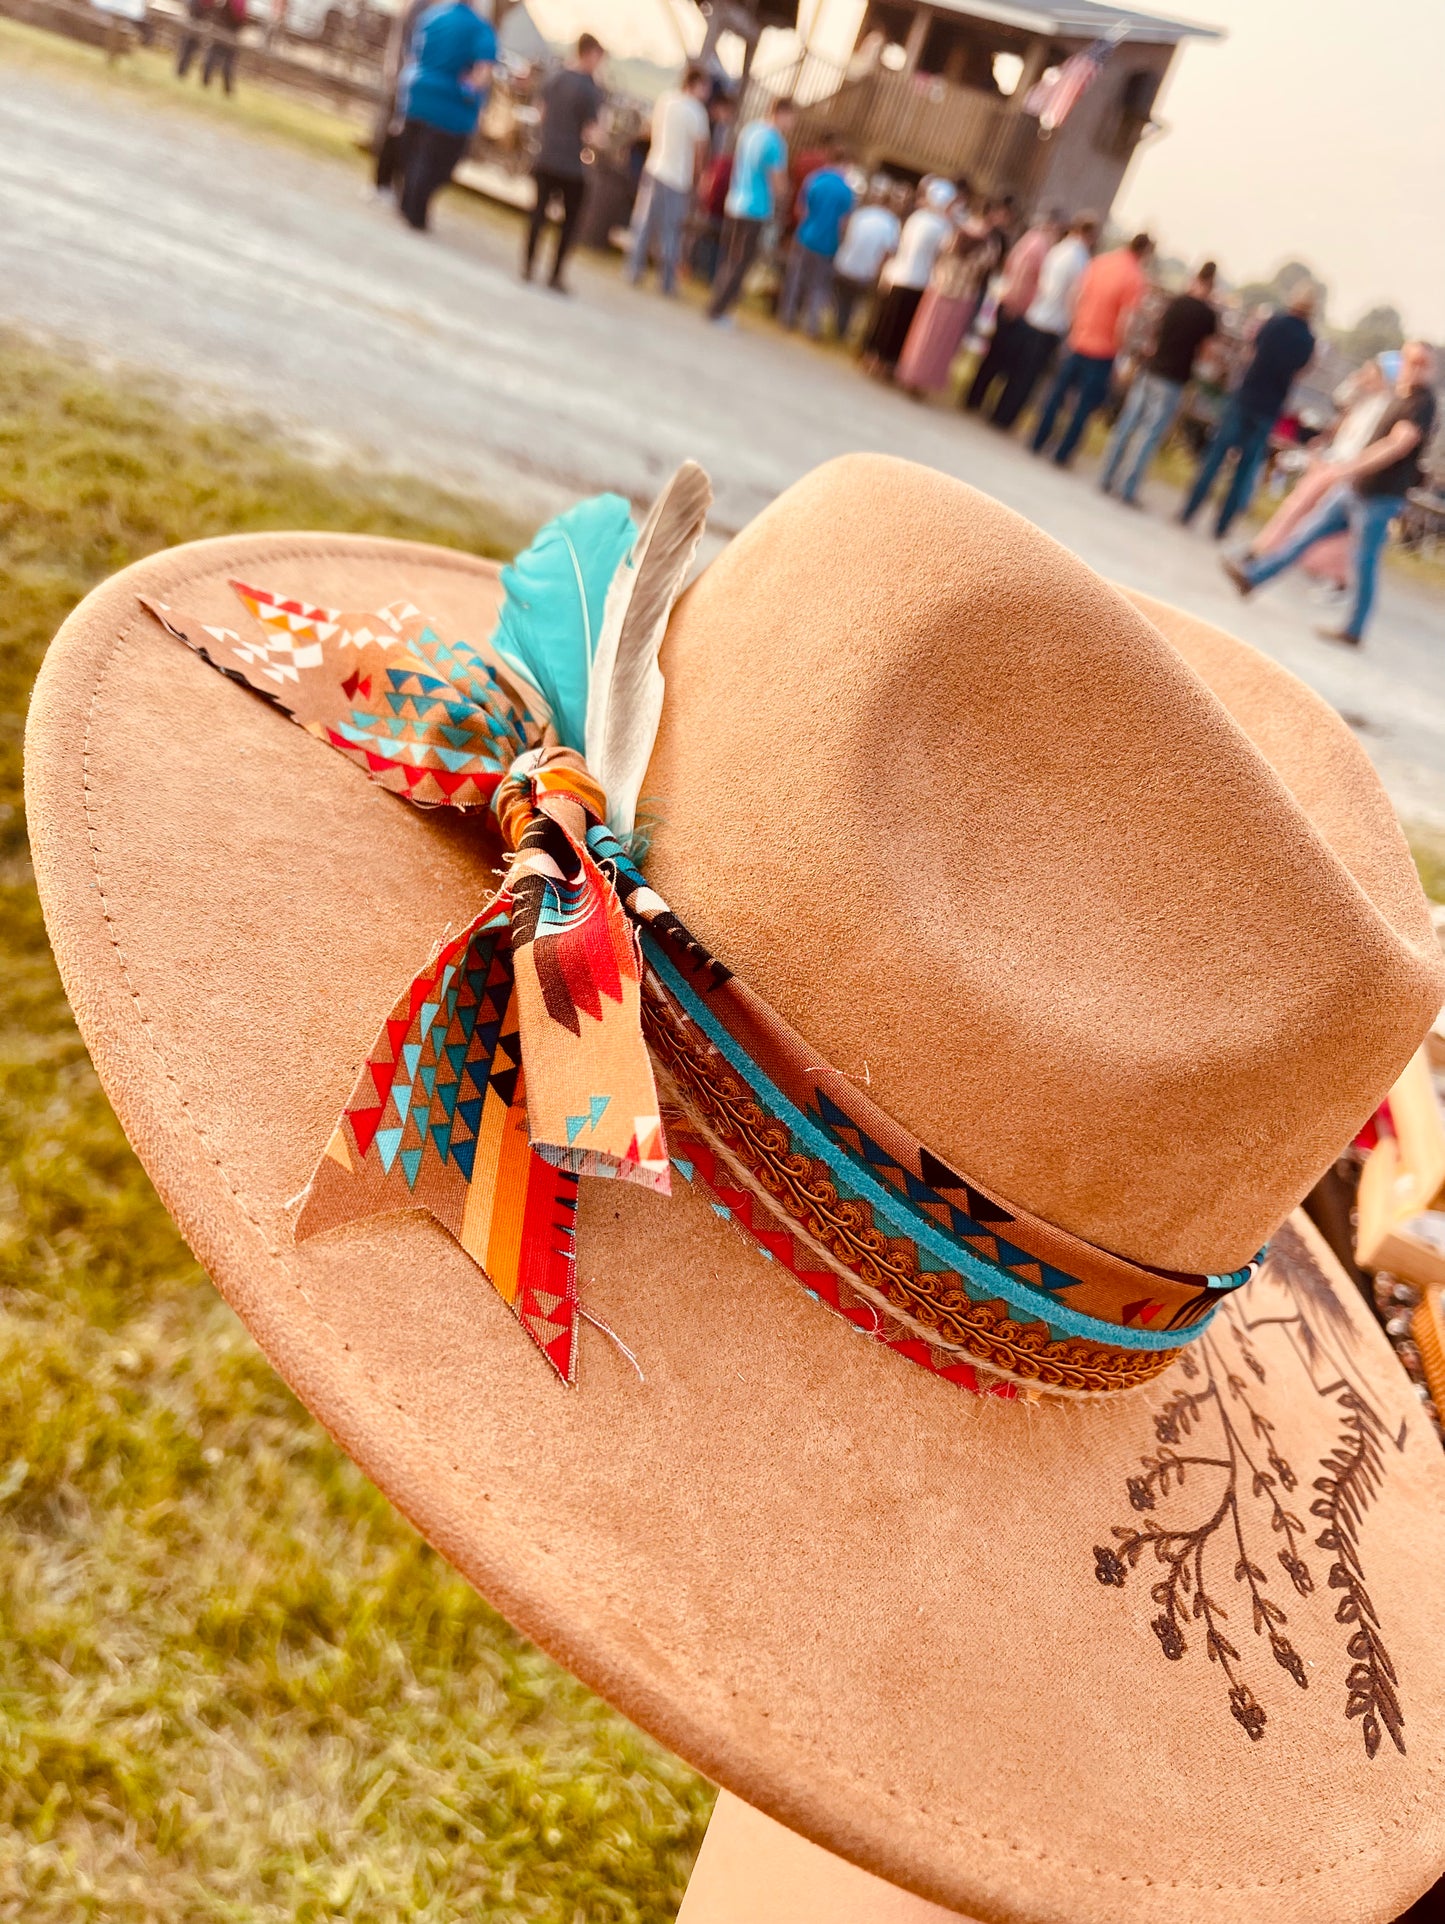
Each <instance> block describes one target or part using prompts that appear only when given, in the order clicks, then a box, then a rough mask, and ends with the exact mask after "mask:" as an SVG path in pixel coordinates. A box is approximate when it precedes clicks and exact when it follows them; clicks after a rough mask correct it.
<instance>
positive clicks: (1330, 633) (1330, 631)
mask: <svg viewBox="0 0 1445 1924" xmlns="http://www.w3.org/2000/svg"><path fill="white" fill-rule="evenodd" d="M1315 633H1316V634H1317V635H1318V636H1319V638H1320V640H1321V641H1338V642H1342V643H1343V644H1344V646H1345V647H1346V648H1358V647H1359V646H1360V637H1359V636H1358V635H1354V634H1351V633H1350V630H1349V629H1348V628H1316V629H1315Z"/></svg>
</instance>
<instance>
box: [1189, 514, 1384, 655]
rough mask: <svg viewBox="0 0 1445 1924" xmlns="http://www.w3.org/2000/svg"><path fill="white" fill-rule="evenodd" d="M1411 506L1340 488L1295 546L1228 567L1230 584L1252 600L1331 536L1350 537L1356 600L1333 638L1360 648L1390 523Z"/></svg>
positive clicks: (1308, 520) (1308, 521)
mask: <svg viewBox="0 0 1445 1924" xmlns="http://www.w3.org/2000/svg"><path fill="white" fill-rule="evenodd" d="M1404 505H1405V497H1404V496H1403V495H1389V494H1376V495H1364V494H1361V493H1359V491H1358V490H1357V489H1355V488H1351V487H1346V486H1343V485H1342V486H1340V487H1338V488H1336V489H1335V490H1334V492H1333V493H1332V494H1328V495H1326V496H1325V498H1324V500H1323V501H1321V503H1320V504H1319V506H1318V507H1317V508H1316V509H1315V511H1314V513H1313V514H1311V515H1307V516H1306V517H1305V519H1304V520H1303V521H1302V522H1301V523H1300V525H1299V526H1298V528H1296V529H1295V531H1294V534H1293V536H1292V537H1291V539H1290V540H1288V541H1286V542H1285V543H1284V545H1283V546H1282V547H1279V548H1276V549H1274V551H1273V552H1272V553H1270V554H1266V555H1261V556H1260V557H1259V559H1258V560H1257V561H1244V562H1235V563H1228V564H1226V565H1227V568H1228V572H1229V574H1230V578H1231V579H1232V580H1234V582H1235V584H1236V586H1237V587H1239V590H1240V593H1241V594H1248V593H1250V592H1251V591H1252V590H1253V589H1255V588H1258V587H1261V586H1262V585H1263V584H1264V583H1265V582H1266V581H1272V580H1273V579H1274V577H1275V576H1276V575H1279V574H1283V573H1284V571H1285V569H1286V568H1292V567H1293V566H1294V564H1295V563H1296V562H1297V561H1298V560H1299V558H1300V556H1301V555H1302V554H1304V552H1305V551H1306V549H1308V548H1312V547H1313V546H1314V544H1315V543H1316V542H1317V541H1326V540H1328V539H1329V537H1330V536H1331V535H1336V534H1344V533H1345V531H1346V530H1347V529H1348V531H1349V534H1350V560H1351V564H1352V572H1353V574H1354V578H1355V593H1354V600H1353V602H1352V604H1351V607H1350V613H1349V618H1348V619H1347V620H1346V622H1345V624H1344V627H1343V628H1342V629H1340V630H1338V631H1337V632H1336V633H1334V634H1332V635H1331V637H1330V639H1331V640H1333V641H1345V642H1353V643H1358V642H1359V641H1360V640H1361V639H1362V638H1363V636H1364V632H1365V623H1366V622H1367V621H1368V620H1369V618H1370V610H1371V609H1372V608H1373V607H1374V605H1375V587H1376V583H1377V582H1378V580H1379V573H1380V556H1381V554H1382V553H1383V552H1384V548H1385V543H1386V541H1387V540H1388V539H1389V534H1390V523H1391V522H1392V521H1393V520H1394V519H1395V516H1396V515H1397V514H1398V513H1399V512H1400V510H1401V509H1402V508H1403V507H1404Z"/></svg>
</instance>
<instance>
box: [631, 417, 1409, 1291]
mask: <svg viewBox="0 0 1445 1924" xmlns="http://www.w3.org/2000/svg"><path fill="white" fill-rule="evenodd" d="M1211 637H1213V639H1212V640H1211V639H1210V638H1211ZM1175 640H1176V646H1171V645H1170V644H1169V643H1168V642H1166V640H1165V639H1164V636H1163V635H1162V634H1161V632H1160V631H1159V629H1158V628H1157V627H1155V626H1154V625H1153V623H1152V622H1151V621H1149V620H1148V619H1146V617H1145V616H1144V614H1143V613H1141V612H1140V610H1139V609H1138V608H1136V607H1134V606H1132V605H1131V604H1130V602H1129V601H1128V600H1127V599H1126V598H1125V597H1124V596H1122V595H1121V594H1120V593H1119V592H1118V591H1116V590H1115V589H1113V588H1112V587H1110V586H1109V585H1108V584H1107V583H1106V582H1104V581H1103V580H1101V579H1100V578H1099V577H1098V576H1096V575H1095V574H1093V572H1092V571H1091V570H1090V569H1088V568H1087V567H1085V566H1084V564H1083V563H1082V562H1080V561H1078V560H1077V559H1076V558H1075V557H1074V556H1072V555H1070V554H1069V553H1068V552H1067V551H1066V550H1064V549H1063V548H1061V547H1059V546H1058V544H1057V543H1055V542H1054V541H1052V540H1051V539H1050V538H1049V537H1047V536H1046V535H1044V534H1042V533H1041V532H1040V531H1039V530H1038V529H1036V528H1034V527H1033V526H1032V525H1031V524H1029V523H1028V522H1027V521H1025V520H1023V519H1022V518H1021V517H1020V516H1018V515H1016V514H1014V513H1013V512H1012V511H1011V510H1009V509H1007V508H1004V507H1002V506H1001V505H1000V504H999V503H997V502H995V501H992V500H991V499H989V498H988V497H987V496H984V495H981V494H979V493H977V492H976V491H975V490H973V489H971V488H968V487H966V486H965V485H964V484H962V483H960V482H957V481H954V480H951V479H949V478H948V477H945V476H943V475H940V474H937V473H934V472H933V471H931V470H928V469H925V468H921V467H917V466H915V465H913V464H911V463H907V462H903V461H898V460H894V459H892V458H889V457H883V456H869V455H865V456H849V457H846V458H845V459H843V460H840V461H836V462H833V463H831V464H829V465H828V466H827V467H825V468H822V469H819V470H816V471H815V472H814V473H813V474H811V475H810V476H808V477H807V479H806V480H804V481H802V482H800V483H799V484H798V485H797V486H795V487H794V488H792V489H790V490H789V491H788V493H787V494H785V495H784V496H782V497H780V498H779V500H778V501H776V502H775V503H774V504H773V505H772V506H771V507H770V508H769V509H768V510H767V511H766V512H765V513H764V514H763V515H761V516H760V517H759V518H758V520H757V521H756V522H754V523H753V524H752V525H751V526H750V527H749V528H748V529H747V530H746V531H745V532H744V533H743V534H742V535H741V536H740V537H739V538H738V539H737V540H736V541H735V542H734V543H733V544H732V545H731V546H730V547H729V548H728V549H727V550H726V551H725V552H724V553H723V555H722V556H721V557H719V559H718V560H716V561H715V562H714V563H713V564H712V565H711V566H710V567H709V568H708V569H707V570H706V572H705V573H704V574H703V575H702V577H701V578H700V579H699V580H698V581H697V582H696V583H695V584H694V585H693V587H692V588H691V589H690V590H689V592H688V594H687V595H686V596H685V597H684V599H683V601H682V602H681V603H680V604H679V607H678V609H677V611H676V612H675V614H674V617H673V621H672V624H671V626H670V628H669V631H668V639H667V644H666V649H665V652H664V657H663V666H664V669H665V671H666V674H667V678H668V699H667V703H666V707H665V710H664V717H663V724H662V730H661V733H660V735H659V739H658V744H657V748H656V751H655V753H654V756H653V760H652V764H651V767H650V768H649V771H648V776H647V780H646V782H645V784H644V789H643V794H644V800H645V806H648V805H650V806H651V808H652V809H653V810H654V811H655V813H656V815H657V816H658V817H659V826H658V828H657V831H656V834H655V838H654V841H653V845H652V851H651V854H650V856H649V878H650V879H651V880H652V881H653V882H654V884H655V886H656V887H657V888H658V889H659V890H660V891H661V892H662V894H663V895H665V896H666V897H667V898H668V900H669V901H670V902H671V903H672V904H673V906H674V907H675V908H676V910H677V912H678V913H679V914H680V915H681V917H682V918H683V920H684V921H685V922H686V923H687V924H688V925H689V926H690V927H692V928H693V929H694V930H695V931H696V933H697V934H698V936H699V937H700V939H701V940H702V941H704V942H705V943H706V944H708V946H709V947H711V948H712V949H713V950H714V951H715V952H716V953H717V954H718V956H719V957H720V958H721V959H722V960H723V961H725V962H726V963H727V964H728V966H729V967H731V968H732V969H734V970H735V971H736V972H737V973H738V974H739V975H741V976H742V977H743V978H744V979H745V980H746V981H748V982H749V983H750V984H751V985H752V987H754V988H755V989H756V990H757V991H758V992H759V993H760V994H762V995H763V996H764V997H765V998H767V1000H768V1001H770V1002H771V1003H772V1004H773V1005H774V1007H775V1008H776V1009H777V1010H778V1012H779V1013H780V1014H781V1015H782V1016H783V1017H784V1018H785V1020H787V1021H788V1022H790V1023H792V1024H793V1026H794V1027H795V1028H797V1029H798V1030H799V1031H800V1033H801V1034H802V1035H803V1036H804V1037H805V1038H806V1039H807V1040H808V1042H809V1043H810V1044H812V1045H813V1046H815V1047H816V1048H817V1050H818V1052H819V1059H820V1061H821V1062H826V1063H828V1064H830V1065H831V1066H833V1067H835V1068H837V1069H840V1070H842V1071H844V1072H845V1073H848V1074H854V1075H858V1076H866V1077H867V1079H868V1081H869V1084H870V1087H871V1091H872V1094H873V1096H874V1098H875V1100H877V1101H878V1102H879V1103H880V1104H881V1105H882V1106H883V1108H885V1109H886V1110H888V1111H889V1112H890V1113H891V1114H893V1115H894V1116H895V1117H896V1118H897V1119H898V1121H900V1122H901V1123H902V1124H904V1126H905V1127H907V1128H908V1129H910V1130H912V1131H913V1132H914V1133H915V1134H916V1135H917V1136H918V1137H919V1138H920V1139H921V1140H922V1141H923V1142H925V1143H926V1144H928V1145H929V1146H930V1147H931V1148H932V1149H934V1150H935V1151H936V1152H937V1153H938V1154H940V1155H941V1156H942V1157H943V1158H944V1159H945V1160H946V1161H948V1162H949V1163H951V1164H952V1165H953V1166H954V1167H956V1168H958V1169H959V1170H960V1171H962V1172H963V1173H965V1174H966V1175H968V1176H970V1177H972V1178H974V1179H975V1180H977V1181H978V1182H980V1183H982V1184H984V1185H986V1186H987V1187H989V1188H991V1189H992V1190H993V1191H994V1193H996V1194H998V1195H1000V1196H1002V1197H1004V1198H1006V1199H1008V1200H1009V1201H1011V1202H1013V1203H1016V1204H1018V1205H1020V1206H1021V1207H1024V1208H1026V1209H1029V1210H1031V1211H1033V1212H1034V1213H1035V1214H1037V1215H1039V1216H1042V1217H1043V1218H1045V1219H1046V1220H1047V1221H1049V1222H1052V1223H1055V1224H1056V1225H1058V1226H1059V1227H1061V1228H1064V1229H1067V1230H1070V1231H1071V1232H1073V1233H1074V1234H1076V1235H1078V1236H1082V1237H1084V1238H1086V1239H1087V1240H1089V1241H1090V1242H1093V1243H1096V1244H1098V1245H1100V1246H1101V1247H1104V1248H1106V1249H1110V1250H1114V1251H1116V1252H1118V1253H1119V1254H1121V1255H1125V1256H1129V1257H1132V1258H1133V1259H1135V1260H1136V1261H1140V1262H1145V1263H1152V1264H1156V1265H1160V1266H1166V1267H1177V1268H1183V1269H1190V1270H1196V1271H1204V1272H1213V1271H1217V1270H1222V1269H1227V1268H1232V1267H1234V1266H1236V1265H1238V1264H1240V1263H1243V1262H1245V1261H1247V1260H1248V1258H1249V1257H1250V1256H1251V1255H1252V1254H1253V1253H1254V1251H1255V1250H1256V1249H1257V1248H1258V1246H1259V1244H1260V1243H1261V1242H1262V1241H1263V1240H1264V1239H1265V1237H1267V1236H1268V1234H1269V1233H1270V1232H1271V1231H1272V1230H1273V1229H1274V1228H1275V1227H1276V1225H1277V1224H1278V1223H1279V1221H1280V1220H1281V1219H1282V1218H1283V1216H1284V1215H1285V1214H1286V1213H1287V1212H1288V1210H1289V1209H1290V1208H1292V1207H1293V1206H1294V1204H1295V1203H1296V1202H1297V1201H1298V1200H1299V1198H1300V1196H1301V1195H1303V1194H1304V1192H1305V1191H1306V1190H1307V1189H1308V1188H1309V1187H1310V1186H1311V1184H1312V1183H1313V1182H1314V1181H1315V1180H1316V1179H1317V1177H1318V1176H1319V1174H1320V1173H1321V1172H1322V1171H1323V1169H1324V1168H1325V1167H1326V1166H1327V1164H1328V1163H1329V1161H1330V1159H1331V1158H1332V1157H1333V1156H1334V1155H1335V1154H1337V1153H1338V1151H1339V1150H1340V1148H1341V1147H1342V1146H1343V1145H1344V1144H1345V1143H1346V1142H1347V1141H1348V1140H1349V1138H1350V1137H1351V1135H1352V1134H1353V1133H1354V1132H1355V1131H1356V1130H1357V1129H1358V1127H1359V1126H1360V1124H1361V1123H1362V1122H1363V1120H1364V1119H1365V1117H1366V1116H1367V1115H1368V1114H1369V1113H1370V1111H1371V1109H1372V1108H1373V1107H1374V1106H1375V1104H1376V1103H1377V1102H1378V1101H1379V1099H1380V1098H1381V1096H1382V1095H1383V1094H1384V1092H1385V1090H1386V1089H1387V1088H1388V1086H1389V1084H1390V1083H1391V1081H1392V1080H1393V1079H1394V1077H1395V1075H1396V1074H1398V1072H1399V1070H1400V1068H1401V1067H1402V1066H1403V1064H1404V1062H1405V1061H1406V1060H1407V1059H1408V1057H1409V1055H1410V1054H1411V1052H1412V1050H1413V1049H1414V1048H1415V1047H1416V1046H1417V1044H1418V1042H1419V1040H1420V1037H1421V1036H1422V1035H1423V1034H1424V1032H1425V1030H1426V1028H1427V1027H1428V1026H1429V1023H1430V1021H1431V1020H1432V1018H1433V1016H1434V1014H1435V1012H1436V1011H1437V1010H1438V1008H1439V1005H1440V1002H1441V999H1442V994H1445V971H1442V966H1441V962H1440V958H1439V955H1438V952H1437V951H1436V948H1435V944H1434V942H1433V938H1432V936H1431V932H1430V926H1429V920H1428V915H1427V912H1426V908H1425V904H1424V899H1423V897H1422V895H1421V893H1420V890H1419V885H1418V882H1417V881H1416V880H1415V877H1414V872H1413V868H1412V867H1411V865H1410V861H1409V856H1408V852H1407V851H1406V849H1405V846H1404V842H1403V839H1402V837H1401V835H1400V833H1399V829H1398V827H1397V825H1396V824H1395V821H1394V817H1393V814H1392V811H1391V809H1390V806H1389V803H1388V800H1387V798H1386V797H1385V795H1384V792H1383V790H1382V789H1381V787H1380V784H1379V782H1378V780H1377V778H1376V777H1375V775H1374V772H1373V770H1372V769H1371V767H1370V765H1369V762H1368V760H1367V759H1366V757H1365V756H1364V754H1363V752H1362V751H1361V750H1360V749H1359V748H1358V746H1357V744H1356V743H1355V742H1354V740H1353V738H1352V737H1351V736H1350V734H1349V732H1348V730H1347V729H1346V728H1345V726H1344V724H1343V723H1342V722H1340V721H1339V719H1338V717H1336V716H1335V715H1334V714H1333V712H1332V711H1331V710H1329V709H1328V708H1327V707H1326V706H1325V705H1324V704H1323V703H1322V702H1320V701H1319V700H1318V699H1317V698H1316V697H1315V696H1313V695H1312V694H1310V692H1309V691H1308V690H1307V689H1305V688H1304V687H1303V686H1302V685H1301V684H1299V683H1298V682H1297V681H1295V680H1294V678H1293V677H1291V676H1289V675H1288V674H1286V673H1285V672H1284V671H1283V670H1281V669H1279V668H1278V667H1276V666H1275V665H1274V664H1273V663H1270V662H1268V661H1266V660H1265V659H1264V658H1263V657H1260V656H1257V655H1256V654H1255V653H1254V651H1252V650H1248V649H1245V648H1243V647H1242V645H1241V644H1237V643H1231V642H1229V640H1228V638H1227V637H1222V636H1219V635H1218V631H1212V630H1207V629H1202V628H1201V631H1200V633H1199V634H1198V635H1197V636H1195V637H1194V638H1193V640H1192V642H1191V641H1190V639H1189V638H1188V637H1185V638H1184V640H1183V641H1182V642H1181V639H1180V637H1178V636H1176V637H1175ZM1180 646H1186V647H1188V648H1189V649H1190V651H1191V652H1193V653H1194V655H1195V657H1196V660H1197V663H1198V666H1199V668H1200V670H1201V672H1200V673H1196V672H1195V670H1194V668H1192V667H1191V666H1189V665H1188V664H1187V662H1186V660H1185V659H1184V656H1183V654H1181V652H1179V648H1180ZM1202 676H1207V677H1208V678H1209V681H1210V682H1212V683H1214V684H1215V686H1216V687H1218V688H1219V690H1220V694H1219V695H1217V694H1216V693H1213V692H1211V688H1210V686H1207V685H1206V681H1205V679H1202V678H1201V677H1202ZM1221 695H1222V696H1223V699H1221V698H1220V696H1221ZM1226 703H1228V706H1226ZM1231 708H1232V709H1233V710H1234V714H1233V715H1232V714H1231V712H1230V710H1231ZM1236 717H1238V719H1236ZM1246 731H1248V732H1246ZM1251 735H1253V736H1254V737H1255V739H1253V740H1252V739H1251ZM1322 740H1323V743H1324V747H1323V749H1322V747H1321V743H1322ZM1256 743H1258V744H1259V745H1256ZM1261 748H1263V749H1265V750H1266V751H1267V752H1268V754H1269V756H1270V759H1269V760H1267V759H1266V756H1265V753H1262V752H1261ZM1306 748H1307V752H1306ZM1322 769H1324V770H1327V773H1328V780H1322V779H1321V771H1322Z"/></svg>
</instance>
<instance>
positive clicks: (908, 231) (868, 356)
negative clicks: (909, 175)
mask: <svg viewBox="0 0 1445 1924" xmlns="http://www.w3.org/2000/svg"><path fill="white" fill-rule="evenodd" d="M957 198H958V190H957V189H956V188H955V186H954V184H953V182H952V181H951V180H930V181H929V182H928V183H927V185H926V186H925V187H924V188H923V190H922V194H921V197H920V202H919V205H918V206H917V207H916V208H915V209H914V211H913V212H912V213H911V214H910V215H909V216H908V219H907V220H906V221H904V223H903V232H902V234H901V235H900V236H899V239H898V251H897V253H896V254H895V255H894V256H893V259H892V260H891V261H890V262H889V264H888V269H887V273H886V276H885V278H886V280H887V282H888V292H887V293H886V294H885V295H884V296H883V299H882V300H881V301H880V302H879V303H878V310H877V312H876V313H875V314H874V316H873V324H872V326H871V327H870V328H869V329H868V336H867V339H866V340H865V341H864V343H863V361H862V366H863V369H864V372H865V373H868V374H877V375H879V376H881V377H883V378H885V379H887V378H889V377H891V375H892V373H893V370H894V368H895V367H896V366H897V365H898V357H899V355H900V354H901V353H902V352H903V343H904V342H905V341H906V340H907V339H908V330H909V328H910V327H911V326H912V325H913V317H914V315H915V314H916V313H917V312H918V303H919V302H920V301H921V300H922V299H923V290H924V289H925V288H926V287H927V286H928V277H929V275H930V274H931V273H932V272H933V263H934V262H935V261H936V260H937V259H938V253H939V249H940V248H941V247H942V246H943V243H944V242H945V241H946V240H947V239H948V238H949V236H950V235H951V234H952V232H953V222H952V220H951V219H950V210H951V209H952V207H953V203H954V201H955V200H957Z"/></svg>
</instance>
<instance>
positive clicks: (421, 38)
mask: <svg viewBox="0 0 1445 1924" xmlns="http://www.w3.org/2000/svg"><path fill="white" fill-rule="evenodd" d="M496 57H497V36H496V34H495V33H493V31H492V24H491V22H490V21H489V20H483V19H482V18H481V16H480V15H479V14H478V13H477V11H476V9H475V7H473V6H472V5H470V4H469V0H441V4H439V5H437V6H434V7H431V8H429V9H428V10H427V11H426V12H425V13H424V14H422V15H421V17H420V18H419V19H418V21H417V23H416V30H415V32H414V34H413V36H412V42H411V53H410V56H409V57H408V59H407V63H406V66H405V67H404V68H403V69H402V75H401V81H400V84H399V86H398V88H397V96H398V100H399V101H400V102H401V103H403V105H402V115H403V124H402V131H401V191H400V193H399V194H398V196H397V202H398V205H399V207H400V209H401V214H402V218H403V219H404V220H405V221H406V223H407V225H408V226H409V227H414V228H416V229H417V231H418V232H424V231H425V229H426V226H427V220H428V215H429V212H430V208H431V202H432V196H433V195H434V194H435V193H436V191H437V189H438V188H440V187H443V186H445V184H446V183H447V181H449V180H450V179H451V177H452V170H453V169H454V168H455V166H456V164H457V162H458V161H459V160H460V159H461V157H462V155H463V154H464V153H465V152H466V150H467V142H468V141H469V140H470V139H471V137H472V135H473V133H474V132H475V131H476V126H477V120H478V118H479V117H480V115H481V111H482V101H483V99H484V98H485V95H486V89H487V84H488V81H489V79H490V76H491V71H492V63H493V62H494V61H495V59H496Z"/></svg>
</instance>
